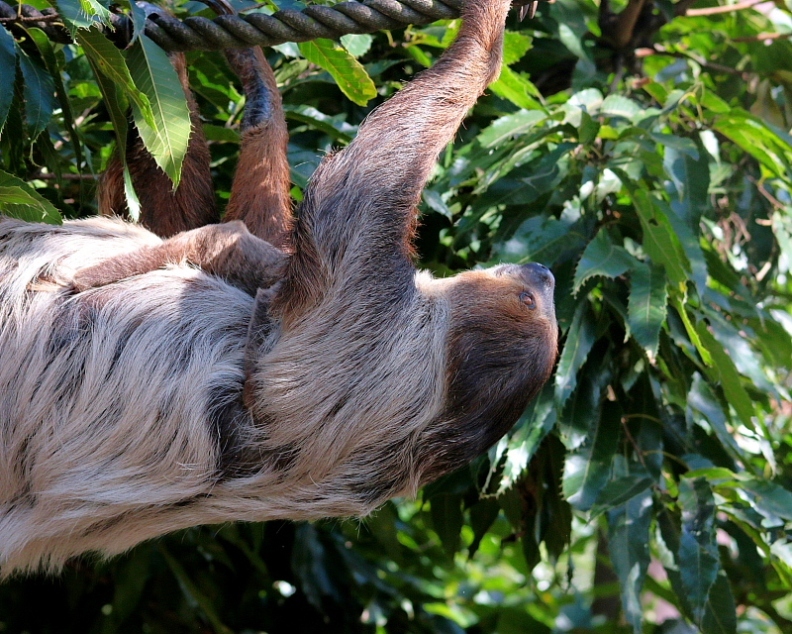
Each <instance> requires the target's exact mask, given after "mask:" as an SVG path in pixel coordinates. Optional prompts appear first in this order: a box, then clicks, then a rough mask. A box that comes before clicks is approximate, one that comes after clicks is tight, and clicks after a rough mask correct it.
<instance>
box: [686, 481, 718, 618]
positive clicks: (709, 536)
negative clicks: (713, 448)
mask: <svg viewBox="0 0 792 634" xmlns="http://www.w3.org/2000/svg"><path fill="white" fill-rule="evenodd" d="M679 505H680V507H681V509H682V533H681V535H680V536H679V552H678V555H677V565H678V566H679V574H680V581H681V582H682V586H683V588H684V589H685V594H686V598H687V601H688V603H689V604H690V608H691V611H692V613H693V618H694V620H695V621H696V623H698V624H700V623H701V621H702V619H703V617H704V611H705V608H706V603H707V597H708V596H709V591H710V588H711V587H712V584H713V583H714V582H715V578H716V577H717V575H718V571H719V570H720V559H719V557H718V547H717V544H716V543H715V501H714V499H713V497H712V490H711V489H710V485H709V483H708V482H707V480H705V479H704V478H695V479H690V478H682V479H681V480H680V482H679Z"/></svg>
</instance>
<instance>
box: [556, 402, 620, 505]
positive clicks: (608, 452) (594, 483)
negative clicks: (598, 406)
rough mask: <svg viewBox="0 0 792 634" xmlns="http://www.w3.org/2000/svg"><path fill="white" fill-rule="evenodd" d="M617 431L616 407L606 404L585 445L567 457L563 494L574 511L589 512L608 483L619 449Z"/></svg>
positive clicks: (617, 415) (618, 434) (618, 433)
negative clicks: (613, 460) (615, 455)
mask: <svg viewBox="0 0 792 634" xmlns="http://www.w3.org/2000/svg"><path fill="white" fill-rule="evenodd" d="M620 430H621V422H620V410H618V406H617V405H616V404H615V403H610V402H609V403H606V404H605V406H604V407H603V410H602V415H601V416H600V417H599V418H598V419H597V421H596V422H595V424H594V427H593V428H592V429H591V430H590V432H589V437H588V439H587V440H586V442H585V444H583V445H582V446H581V447H580V448H579V449H577V450H576V451H574V452H572V453H570V454H568V455H567V458H566V461H565V462H564V477H563V481H562V491H563V493H564V497H565V498H566V500H567V502H569V503H570V504H571V505H572V506H574V507H575V508H576V509H578V510H580V511H587V510H589V509H590V508H591V507H592V506H593V505H594V502H595V501H596V499H597V496H598V495H599V493H600V491H601V490H602V488H603V487H604V486H605V485H606V484H607V482H608V480H609V479H610V471H611V462H612V459H613V455H614V453H616V449H617V447H618V445H619V436H620Z"/></svg>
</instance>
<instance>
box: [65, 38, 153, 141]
mask: <svg viewBox="0 0 792 634" xmlns="http://www.w3.org/2000/svg"><path fill="white" fill-rule="evenodd" d="M76 39H77V42H78V43H79V44H80V46H81V47H82V49H83V51H84V52H85V55H86V57H87V58H88V61H89V62H90V63H91V67H92V68H93V70H94V74H96V75H98V74H99V73H101V74H102V75H104V76H105V77H107V78H108V79H109V80H110V81H111V82H112V83H114V84H115V85H116V86H118V88H119V89H120V90H121V91H122V92H123V93H124V95H126V97H127V98H128V99H130V100H131V101H132V102H133V103H135V104H136V105H137V107H138V108H139V109H140V111H141V112H142V113H143V116H144V117H145V119H146V122H147V123H148V124H149V125H151V126H153V125H155V123H154V113H153V112H152V110H151V102H150V101H149V99H148V97H147V96H146V95H145V94H143V93H142V92H141V91H140V90H138V87H137V86H135V82H134V80H133V79H132V75H131V74H130V73H129V67H128V66H127V62H126V59H125V58H124V56H123V55H122V54H121V51H119V50H118V49H117V48H116V47H115V46H113V44H112V43H111V42H110V41H109V40H108V39H107V38H106V37H105V36H104V35H103V34H102V32H101V31H99V29H98V28H97V27H93V28H91V29H88V30H82V31H80V32H79V33H77V35H76ZM103 94H104V91H103ZM105 97H107V95H105ZM124 107H125V108H126V106H124ZM124 119H126V115H124ZM113 123H114V124H115V121H113ZM114 127H115V125H114ZM115 129H116V130H118V127H116V128H115Z"/></svg>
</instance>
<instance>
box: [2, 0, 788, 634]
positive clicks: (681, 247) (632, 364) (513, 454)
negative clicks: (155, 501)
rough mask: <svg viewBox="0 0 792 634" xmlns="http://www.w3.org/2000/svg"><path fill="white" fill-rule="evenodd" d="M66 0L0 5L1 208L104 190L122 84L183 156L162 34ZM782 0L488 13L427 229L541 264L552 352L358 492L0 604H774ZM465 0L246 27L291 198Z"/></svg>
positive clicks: (35, 619) (498, 620)
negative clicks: (722, 6)
mask: <svg viewBox="0 0 792 634" xmlns="http://www.w3.org/2000/svg"><path fill="white" fill-rule="evenodd" d="M40 1H41V6H43V5H44V4H46V3H45V0H40ZM278 4H279V5H280V6H285V5H284V4H282V3H280V2H279V3H278ZM706 4H710V3H709V2H707V3H706ZM58 6H59V7H60V9H61V11H62V14H63V15H64V16H66V15H71V16H72V17H73V20H72V21H71V22H70V23H69V25H70V27H71V28H72V30H73V33H75V35H76V41H77V43H78V44H75V45H68V46H64V45H53V44H51V43H50V42H49V41H48V40H47V39H46V37H45V36H44V34H43V33H42V32H41V31H39V30H38V29H36V28H28V29H25V28H24V27H23V26H15V27H14V28H13V30H12V31H10V32H9V31H6V30H5V29H3V28H0V86H3V87H4V88H3V89H0V126H2V125H3V123H4V128H2V135H1V136H0V170H2V171H0V211H3V212H4V213H6V214H10V215H16V216H21V217H24V218H27V219H30V220H44V221H48V222H57V221H59V219H60V217H61V215H62V216H63V217H68V218H72V217H78V216H84V215H88V214H91V213H94V212H95V202H94V193H95V188H94V184H95V175H96V174H97V173H99V172H100V171H101V169H102V167H103V165H104V164H105V163H106V161H107V160H108V157H109V156H110V154H111V152H112V151H113V148H114V144H115V143H116V139H120V140H121V142H123V140H124V138H125V136H124V130H125V128H126V125H127V123H126V116H125V114H124V113H125V109H126V108H127V105H128V104H130V105H131V106H132V107H133V111H134V116H135V120H136V122H137V123H138V125H139V126H141V127H142V128H143V130H144V133H145V134H148V135H149V137H148V139H149V140H147V142H149V143H150V145H149V147H150V148H152V151H153V152H155V154H156V156H157V159H158V162H159V163H160V165H162V167H163V169H165V170H166V171H168V173H170V174H172V175H173V176H174V177H177V175H178V171H179V166H180V162H181V159H182V157H183V153H184V149H185V147H186V134H185V125H186V119H185V114H184V113H185V112H186V110H185V109H184V104H183V99H182V98H181V96H180V95H179V94H174V93H173V90H172V89H173V86H174V85H175V79H174V77H173V71H172V69H171V68H170V66H169V65H168V64H167V60H166V58H165V57H164V54H163V53H162V52H161V51H160V50H159V49H157V47H156V46H155V45H153V44H152V43H151V42H147V41H146V40H145V38H140V39H138V40H137V41H136V42H135V43H134V44H133V45H132V47H131V48H130V49H129V50H127V51H125V52H123V53H122V52H120V51H118V50H117V49H115V48H114V47H113V46H112V45H110V44H109V43H108V41H107V40H105V39H104V37H103V36H102V35H101V34H100V33H99V31H98V29H97V27H96V26H93V27H92V28H88V27H90V26H91V24H96V23H98V22H101V20H102V19H103V16H104V12H105V8H104V6H103V4H101V3H100V2H99V1H98V0H84V1H82V2H79V3H78V2H77V0H63V1H62V2H58ZM290 6H291V5H290ZM790 6H792V5H789V4H787V5H786V6H785V5H784V3H783V2H778V3H776V4H773V3H769V2H768V3H764V4H760V5H756V6H754V7H748V8H743V9H742V10H734V11H730V12H723V13H718V14H714V15H702V16H693V17H687V16H684V17H673V6H672V5H671V4H670V3H669V2H668V1H667V0H664V1H658V2H657V8H656V9H655V13H656V14H658V15H664V16H668V18H669V19H668V23H667V24H666V25H665V26H663V27H662V29H660V30H659V31H657V29H655V30H654V31H656V32H652V33H650V36H651V37H650V38H649V41H643V42H641V43H639V44H640V46H639V44H631V45H629V46H628V47H626V48H622V49H621V50H620V51H614V50H613V48H612V47H609V46H608V44H606V41H605V40H607V39H608V38H598V36H599V35H600V27H599V26H598V23H597V10H598V9H597V5H595V3H594V2H592V1H591V0H561V2H559V3H558V4H554V5H543V6H542V7H540V10H539V15H538V16H537V18H536V19H535V20H533V21H527V22H525V23H522V24H520V23H517V22H516V21H510V23H509V25H508V28H509V32H508V34H507V38H506V64H507V67H505V68H504V71H503V74H502V75H501V78H500V79H499V81H498V82H497V83H496V84H494V85H493V86H492V87H491V89H490V91H489V93H488V95H486V96H485V97H484V98H482V99H481V101H480V103H479V105H478V106H477V107H476V109H475V110H474V112H473V113H472V115H471V117H470V118H469V119H468V121H467V122H466V125H465V127H464V129H462V130H461V131H460V134H459V137H458V140H457V142H456V143H455V144H454V146H453V147H449V148H448V149H447V151H446V152H445V153H444V154H443V155H442V156H441V157H440V161H439V164H438V168H437V171H436V174H435V176H434V178H433V180H432V182H431V183H430V185H429V187H428V189H427V190H426V192H425V194H424V198H423V201H424V204H423V205H422V212H423V217H422V223H423V224H422V227H421V231H420V237H419V245H418V246H419V250H420V257H421V262H422V265H423V266H425V267H427V268H429V269H431V270H433V271H434V272H435V273H436V274H438V275H446V274H450V273H453V272H455V271H457V270H462V269H466V268H470V267H473V266H475V265H478V264H486V263H490V262H496V261H515V262H522V261H528V260H534V261H539V262H542V263H544V264H546V265H548V266H551V267H552V269H553V271H554V273H555V275H556V279H557V284H558V286H557V294H556V301H557V310H558V319H559V325H560V328H561V331H562V335H563V339H562V342H563V347H562V350H561V354H560V358H559V362H558V369H557V372H556V375H555V378H554V379H553V381H552V382H551V384H549V385H548V386H547V387H546V389H545V390H544V392H543V393H542V394H541V396H540V398H539V399H538V400H537V401H536V402H535V403H533V404H532V406H530V407H529V410H528V411H527V412H526V413H525V415H524V416H523V418H522V419H521V421H520V422H519V423H518V425H517V426H516V427H515V429H514V430H513V431H512V433H511V434H510V436H509V437H508V438H506V439H504V440H503V441H501V442H500V443H499V444H498V445H497V446H496V447H494V448H493V449H492V450H491V451H490V452H489V454H488V455H487V456H483V457H482V458H481V459H479V460H478V461H477V462H476V463H474V464H473V465H472V466H471V467H470V468H465V469H463V470H461V471H459V472H457V473H455V474H453V475H451V476H449V477H447V478H445V479H444V480H442V481H440V482H437V483H435V484H433V485H431V486H429V487H427V488H426V489H425V490H423V491H422V492H421V494H420V496H419V498H418V499H417V500H415V501H412V500H398V501H396V502H393V503H389V504H388V505H386V506H385V507H384V508H383V509H381V510H380V511H378V512H377V513H375V514H374V515H373V516H372V517H370V518H365V519H363V520H357V521H351V520H350V521H343V522H342V521H327V522H320V523H317V524H312V525H308V524H298V525H295V524H290V523H285V522H283V523H281V522H273V523H269V524H266V525H239V526H223V527H214V528H197V529H192V530H188V531H185V532H183V533H180V534H178V535H174V536H171V537H168V538H165V539H162V540H157V541H156V542H153V543H147V544H144V545H142V546H140V547H138V548H136V549H135V550H133V551H132V552H131V553H129V554H127V555H125V556H123V557H119V558H117V559H115V560H113V561H111V562H107V563H94V562H92V561H78V562H75V563H74V564H72V565H70V566H69V567H68V568H67V569H66V570H65V571H64V574H63V575H62V576H61V577H58V578H54V579H53V578H44V577H30V578H21V579H20V578H16V579H12V580H10V581H6V582H5V583H3V584H2V585H0V631H8V632H21V631H29V632H89V631H90V632H140V631H146V632H168V633H169V634H172V633H174V632H192V631H205V632H208V631H213V632H231V631H234V632H242V631H267V632H281V631H284V632H285V631H288V632H314V631H321V632H346V631H349V632H427V633H429V632H462V631H467V632H471V633H479V632H480V633H484V632H499V633H501V634H511V633H517V632H529V633H533V632H536V633H542V632H551V631H558V632H564V631H575V632H594V631H596V632H641V631H645V632H668V633H670V632H675V633H683V632H694V631H698V630H701V631H703V632H705V633H707V634H710V633H718V634H721V633H722V634H726V633H729V632H735V631H738V630H739V631H742V632H781V631H783V632H789V631H792V620H790V619H792V600H791V599H790V596H789V593H790V592H792V542H791V541H790V535H792V532H791V531H792V426H790V418H791V417H792V408H791V407H790V398H789V389H790V387H792V381H790V368H791V366H792V337H790V332H792V316H790V314H789V308H790V304H791V303H792V279H790V269H791V268H792V169H791V164H792V137H790V134H789V130H790V127H791V126H792V43H790V40H789V39H788V38H787V36H788V35H789V34H790V33H792V15H791V14H790ZM696 8H697V9H698V8H700V7H698V6H697V7H696ZM202 10H203V11H205V8H204V7H202V6H201V5H198V4H196V3H187V4H185V5H183V6H181V7H179V8H178V10H177V12H178V13H179V14H180V15H185V14H187V13H190V12H197V11H202ZM86 12H88V13H86ZM91 12H93V13H95V14H96V15H95V16H93V17H89V14H90V13H91ZM457 27H458V23H456V22H448V23H438V24H435V25H433V26H430V27H426V28H420V29H417V28H409V29H406V30H404V31H403V32H393V33H382V34H378V35H376V36H374V37H372V36H347V37H345V38H343V47H342V46H339V45H335V44H333V43H331V42H328V41H321V40H320V41H317V42H314V43H309V44H301V45H299V46H297V45H293V44H287V45H282V46H280V47H278V48H277V50H271V51H267V53H268V57H269V60H270V62H271V63H272V64H273V65H274V67H275V69H276V72H277V76H278V79H279V82H280V83H281V86H282V92H283V96H284V102H285V104H286V111H287V117H288V120H289V125H290V130H291V135H292V137H291V144H290V146H289V154H290V161H291V164H292V166H293V172H292V175H293V183H294V189H293V193H294V195H295V197H296V198H297V199H299V198H300V196H301V191H302V188H304V187H305V184H306V182H307V178H308V177H309V176H310V174H311V172H312V171H313V169H314V168H315V166H316V165H317V163H318V161H319V160H320V159H321V157H322V156H323V155H324V154H325V153H326V152H327V151H328V150H330V149H331V148H333V147H339V146H343V145H345V144H346V143H348V142H349V140H350V139H351V138H352V137H353V136H354V134H355V130H356V127H357V125H358V124H359V123H360V121H361V120H362V119H363V117H364V116H365V114H366V113H367V112H368V111H369V110H370V108H371V107H372V106H374V105H376V103H379V102H381V101H382V100H383V99H384V98H386V97H387V96H388V95H390V94H392V93H393V92H394V91H395V90H397V89H398V87H399V85H400V82H402V81H403V80H405V79H407V78H409V77H410V76H411V75H412V74H413V73H415V72H417V71H419V70H420V69H421V68H422V67H423V66H428V65H430V64H431V63H432V62H433V60H435V59H436V58H437V56H438V55H439V54H440V53H441V52H442V50H443V49H444V48H445V47H447V46H448V44H449V43H450V42H451V41H452V39H453V36H454V34H455V29H456V28H457ZM658 27H659V24H658ZM12 34H13V35H12ZM768 34H769V35H768ZM779 35H780V37H778V36H779ZM644 40H646V38H644ZM652 40H653V41H654V43H655V46H654V50H649V49H647V48H646V47H647V45H648V44H649V43H650V42H651V41H652ZM641 47H643V48H641ZM636 50H637V52H638V56H637V57H636V55H635V52H636ZM189 59H190V64H189V67H190V72H191V83H192V86H193V88H194V90H195V92H196V93H197V95H198V98H199V102H200V106H201V112H202V115H203V116H204V119H205V130H206V134H207V137H208V138H209V139H210V141H211V150H212V156H213V173H214V177H215V184H216V187H217V195H218V198H219V199H220V201H223V200H225V199H227V197H228V192H229V187H230V182H231V177H232V173H233V167H234V164H235V156H236V155H237V152H238V140H239V134H238V126H239V121H240V114H241V110H242V108H243V104H242V98H241V96H240V94H239V92H238V88H236V87H235V82H236V80H235V78H234V77H233V76H232V74H231V73H230V71H229V70H228V69H227V68H226V66H225V64H224V62H223V60H222V57H221V56H220V55H218V54H190V56H189ZM127 69H128V70H127ZM529 77H530V79H531V80H533V83H531V81H529ZM12 84H13V85H14V87H15V89H14V90H13V91H10V90H8V88H7V87H9V86H11V85H12ZM339 87H340V89H339ZM179 108H181V110H179ZM168 109H170V111H171V112H176V113H178V112H182V115H181V116H178V114H176V115H173V116H170V117H163V116H161V115H159V114H158V113H161V112H163V110H168ZM114 129H115V131H117V132H118V133H119V134H118V136H116V135H114ZM145 134H144V136H145ZM129 380H131V381H134V380H145V377H129Z"/></svg>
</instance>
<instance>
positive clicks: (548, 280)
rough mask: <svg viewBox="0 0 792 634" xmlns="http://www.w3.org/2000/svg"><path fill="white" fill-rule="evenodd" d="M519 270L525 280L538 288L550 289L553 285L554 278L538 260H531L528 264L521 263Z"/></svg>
mask: <svg viewBox="0 0 792 634" xmlns="http://www.w3.org/2000/svg"><path fill="white" fill-rule="evenodd" d="M520 269H521V272H522V275H523V277H524V278H525V281H527V282H528V283H529V284H531V285H533V286H536V287H538V288H542V289H546V290H549V291H552V290H553V288H554V287H555V278H554V277H553V274H552V273H551V272H550V269H548V268H547V267H546V266H545V265H544V264H539V263H538V262H531V263H530V264H523V265H522V266H521V267H520Z"/></svg>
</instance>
